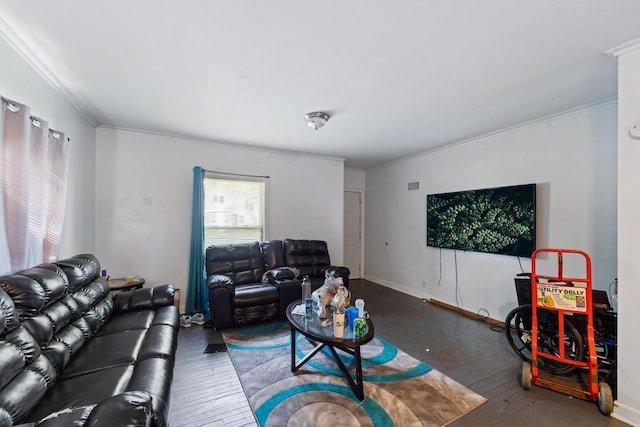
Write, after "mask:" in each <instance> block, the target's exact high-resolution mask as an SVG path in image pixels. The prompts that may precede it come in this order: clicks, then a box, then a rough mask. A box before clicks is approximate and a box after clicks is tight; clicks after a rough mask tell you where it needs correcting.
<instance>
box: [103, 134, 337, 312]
mask: <svg viewBox="0 0 640 427" xmlns="http://www.w3.org/2000/svg"><path fill="white" fill-rule="evenodd" d="M97 156H98V159H99V162H98V165H97V168H96V253H97V255H98V257H99V258H100V260H101V261H102V263H103V265H104V267H105V268H107V269H108V273H109V275H111V276H112V277H116V276H122V275H125V274H140V275H141V276H143V277H145V279H146V280H147V283H149V284H161V283H172V284H174V285H175V286H177V287H178V288H180V289H181V290H182V292H181V304H182V306H183V307H184V303H185V301H186V289H187V280H188V273H189V244H190V230H191V228H190V227H191V197H192V186H193V167H194V166H202V167H203V168H205V169H207V170H215V171H220V172H230V173H238V174H251V175H268V176H269V177H270V179H269V181H268V190H267V191H268V194H267V224H266V231H267V239H284V238H294V239H321V240H326V241H327V243H328V245H329V254H330V256H331V261H332V262H333V263H338V264H339V263H341V262H342V257H343V247H342V241H343V225H342V221H343V218H342V215H343V187H344V162H343V159H338V158H328V157H319V156H310V155H303V154H295V153H283V152H276V151H267V150H259V149H252V148H242V147H238V146H232V145H225V144H217V143H212V142H203V141H195V140H190V139H185V138H179V137H172V136H159V135H150V134H145V133H140V132H130V131H122V130H111V129H102V128H100V129H98V132H97Z"/></svg>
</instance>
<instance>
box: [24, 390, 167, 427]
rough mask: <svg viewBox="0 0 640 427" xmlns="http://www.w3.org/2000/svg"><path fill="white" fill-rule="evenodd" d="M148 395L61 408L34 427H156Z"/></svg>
mask: <svg viewBox="0 0 640 427" xmlns="http://www.w3.org/2000/svg"><path fill="white" fill-rule="evenodd" d="M151 408H152V406H151V395H150V394H149V393H147V392H146V391H130V392H124V393H121V394H116V395H115V396H113V397H110V398H109V399H107V400H105V401H103V402H101V403H99V404H97V405H89V406H79V407H73V408H65V409H62V410H60V411H57V412H54V413H52V414H50V415H48V416H47V417H45V418H43V419H42V420H40V421H38V422H37V423H35V424H25V425H24V427H26V426H34V427H66V426H92V427H107V426H108V427H111V426H140V427H143V426H144V427H146V426H159V425H161V423H160V421H159V420H158V419H157V418H156V417H155V416H154V415H153V411H152V409H151Z"/></svg>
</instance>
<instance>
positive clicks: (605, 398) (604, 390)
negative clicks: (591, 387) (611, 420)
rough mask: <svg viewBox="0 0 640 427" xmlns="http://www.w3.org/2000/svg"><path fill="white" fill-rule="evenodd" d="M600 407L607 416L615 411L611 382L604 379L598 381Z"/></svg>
mask: <svg viewBox="0 0 640 427" xmlns="http://www.w3.org/2000/svg"><path fill="white" fill-rule="evenodd" d="M598 408H599V409H600V412H602V413H603V414H604V415H607V416H609V415H611V412H613V393H612V392H611V387H609V384H607V383H606V382H604V381H601V382H599V383H598Z"/></svg>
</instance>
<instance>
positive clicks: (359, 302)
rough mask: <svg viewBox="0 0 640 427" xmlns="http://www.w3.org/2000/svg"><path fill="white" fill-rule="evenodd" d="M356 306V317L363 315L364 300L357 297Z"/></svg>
mask: <svg viewBox="0 0 640 427" xmlns="http://www.w3.org/2000/svg"><path fill="white" fill-rule="evenodd" d="M356 307H357V308H358V317H363V316H364V300H363V299H360V298H358V299H357V300H356Z"/></svg>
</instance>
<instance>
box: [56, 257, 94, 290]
mask: <svg viewBox="0 0 640 427" xmlns="http://www.w3.org/2000/svg"><path fill="white" fill-rule="evenodd" d="M56 265H58V266H59V267H60V268H62V270H64V272H65V274H66V275H67V277H68V278H69V292H70V293H73V292H75V291H77V290H78V289H80V288H81V287H83V286H85V285H87V284H89V283H91V282H93V281H94V280H96V279H97V278H98V277H99V275H100V262H99V261H98V258H96V257H95V255H92V254H80V255H75V256H73V257H71V258H67V259H63V260H60V261H58V262H56Z"/></svg>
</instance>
